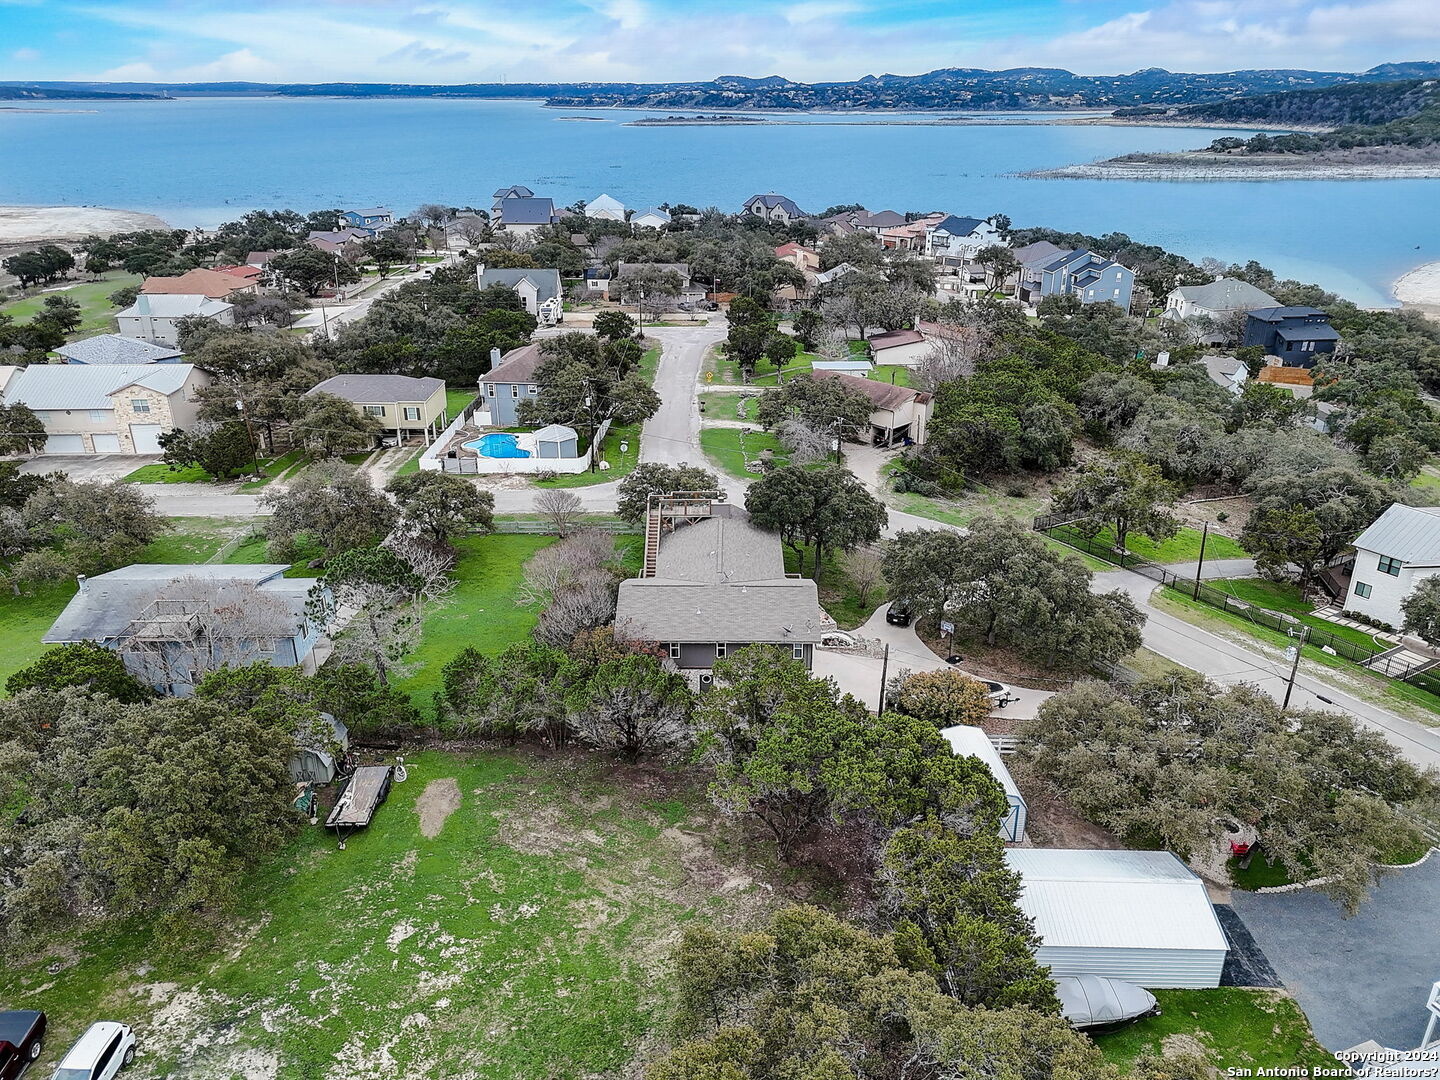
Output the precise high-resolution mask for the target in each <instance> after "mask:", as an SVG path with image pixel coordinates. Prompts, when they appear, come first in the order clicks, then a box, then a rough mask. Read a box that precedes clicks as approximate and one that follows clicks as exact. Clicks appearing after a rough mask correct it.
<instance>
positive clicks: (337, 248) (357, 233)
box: [305, 226, 370, 259]
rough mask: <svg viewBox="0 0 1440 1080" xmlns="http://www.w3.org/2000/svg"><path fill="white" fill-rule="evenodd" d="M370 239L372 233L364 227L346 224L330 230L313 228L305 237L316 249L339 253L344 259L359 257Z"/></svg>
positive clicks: (306, 241)
mask: <svg viewBox="0 0 1440 1080" xmlns="http://www.w3.org/2000/svg"><path fill="white" fill-rule="evenodd" d="M369 239H370V233H368V232H366V231H365V230H364V229H352V228H350V227H349V226H346V227H345V228H343V229H333V230H330V231H322V230H318V229H316V230H312V231H311V232H310V234H309V235H308V236H306V237H305V243H306V244H307V245H308V246H310V247H313V248H314V249H315V250H316V251H323V252H324V253H325V254H326V255H339V256H340V257H341V258H342V259H349V258H357V257H359V256H360V254H361V253H362V251H363V245H364V243H365V241H366V240H369Z"/></svg>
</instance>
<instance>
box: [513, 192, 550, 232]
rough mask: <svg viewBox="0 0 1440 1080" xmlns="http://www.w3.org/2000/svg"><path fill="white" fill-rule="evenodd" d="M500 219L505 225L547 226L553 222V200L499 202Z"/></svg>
mask: <svg viewBox="0 0 1440 1080" xmlns="http://www.w3.org/2000/svg"><path fill="white" fill-rule="evenodd" d="M500 219H501V221H502V222H503V223H504V224H506V225H549V224H550V223H551V222H553V221H554V220H555V200H553V199H533V198H532V199H520V198H510V199H501V200H500Z"/></svg>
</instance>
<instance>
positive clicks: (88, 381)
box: [5, 364, 195, 410]
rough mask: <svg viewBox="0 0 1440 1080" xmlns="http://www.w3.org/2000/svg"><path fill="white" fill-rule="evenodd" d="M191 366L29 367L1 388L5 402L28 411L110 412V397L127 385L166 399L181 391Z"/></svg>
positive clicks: (41, 365) (78, 365)
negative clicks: (17, 404) (90, 410)
mask: <svg viewBox="0 0 1440 1080" xmlns="http://www.w3.org/2000/svg"><path fill="white" fill-rule="evenodd" d="M194 370H195V365H194V364H98V365H97V364H31V365H30V366H29V367H27V368H25V369H24V370H23V371H21V372H19V373H18V374H16V375H15V377H14V378H12V379H11V380H10V381H9V383H7V384H6V386H5V401H6V403H7V404H10V405H13V404H15V402H17V401H23V402H24V403H25V404H26V405H29V406H30V408H32V409H39V410H47V409H111V408H114V406H115V403H114V402H113V401H112V400H111V395H112V394H114V393H116V392H117V391H120V390H124V389H125V388H126V387H127V386H143V387H145V388H146V389H147V390H154V391H155V392H156V393H160V394H165V395H166V396H169V395H170V394H173V393H175V392H176V391H178V390H180V389H182V388H183V387H184V386H185V384H186V382H188V381H189V379H190V373H191V372H192V371H194Z"/></svg>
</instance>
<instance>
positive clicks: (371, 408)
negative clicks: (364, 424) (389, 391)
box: [363, 405, 385, 416]
mask: <svg viewBox="0 0 1440 1080" xmlns="http://www.w3.org/2000/svg"><path fill="white" fill-rule="evenodd" d="M363 408H364V409H365V415H366V416H384V415H385V406H384V405H365V406H363Z"/></svg>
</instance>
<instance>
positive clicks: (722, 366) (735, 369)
mask: <svg viewBox="0 0 1440 1080" xmlns="http://www.w3.org/2000/svg"><path fill="white" fill-rule="evenodd" d="M818 359H820V358H819V357H818V356H817V355H815V354H814V353H807V352H798V353H796V354H795V358H794V359H793V360H790V361H789V362H788V363H786V365H785V368H784V375H785V377H786V378H787V379H788V378H790V377H791V376H792V375H804V374H805V373H806V372H808V371H810V370H811V366H810V365H811V364H813V363H814V362H815V361H816V360H818ZM707 373H709V374H710V375H711V376H712V377H711V378H710V379H706V380H705V381H707V382H712V383H717V384H734V385H736V386H742V385H743V386H778V385H779V379H778V378H777V373H776V371H775V365H774V364H772V363H771V362H770V361H769V359H762V360H761V361H760V363H759V364H758V365H757V366H756V368H755V375H754V377H753V378H751V380H750V381H749V382H748V383H746V382H745V381H744V380H743V379H741V378H740V365H739V364H737V363H736V362H735V361H734V360H729V359H727V358H726V357H725V355H724V354H723V353H721V352H719V351H718V350H715V351H712V352H711V353H710V355H709V356H708V357H707V358H706V362H705V364H704V365H702V367H701V374H700V377H701V378H702V379H705V375H706V374H707Z"/></svg>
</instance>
